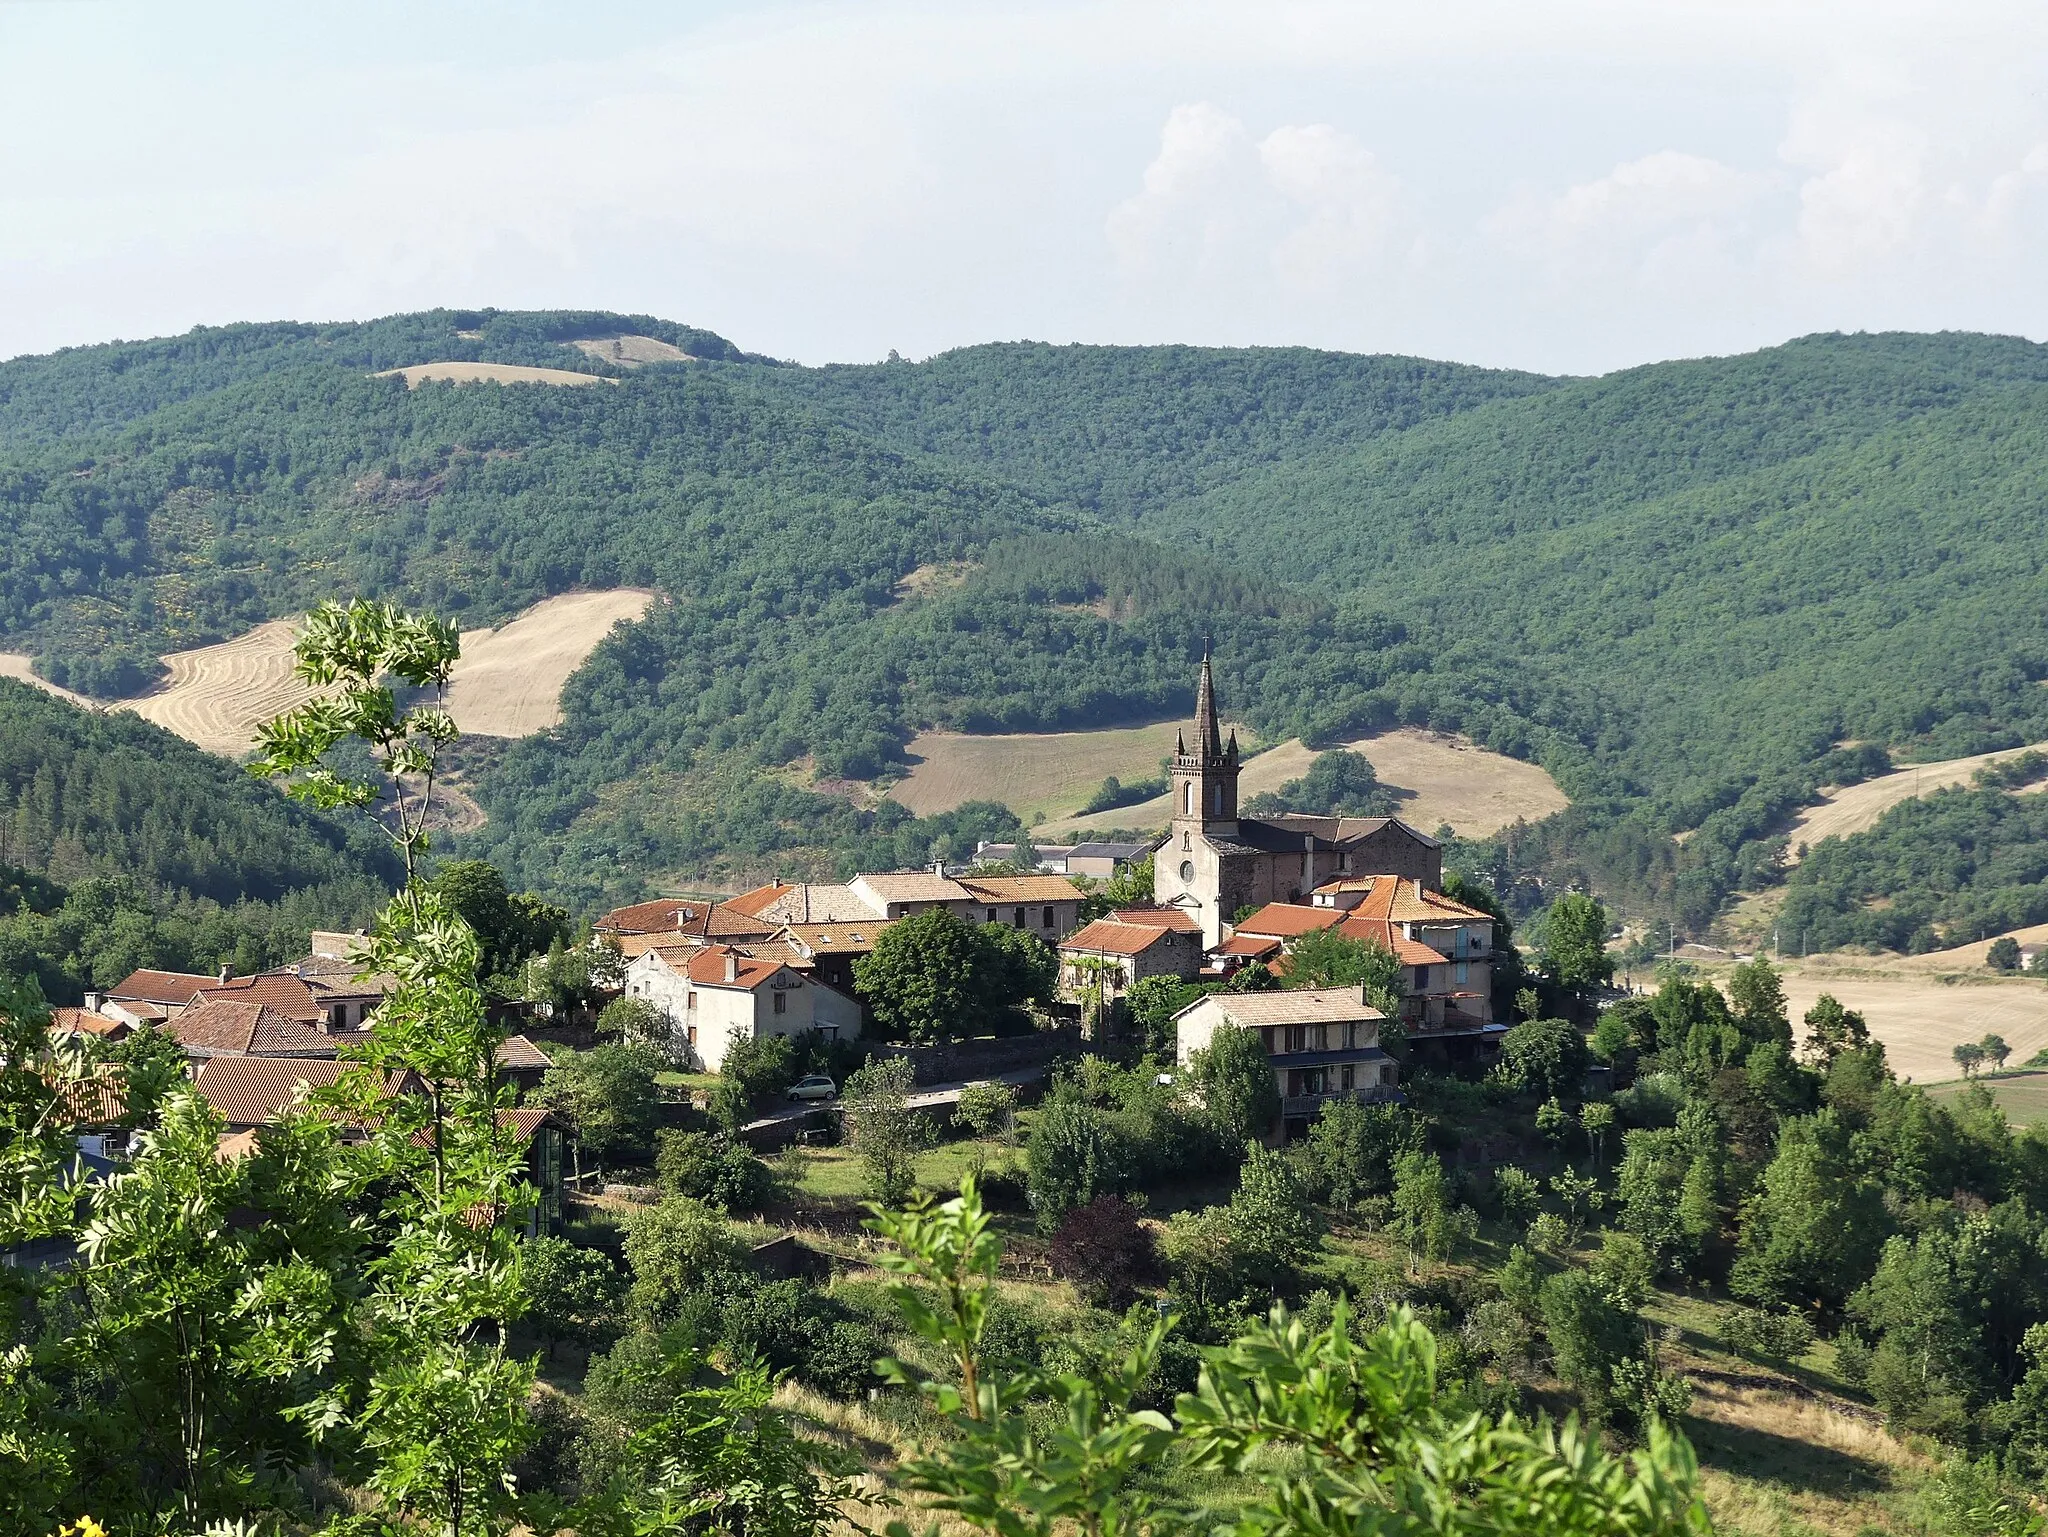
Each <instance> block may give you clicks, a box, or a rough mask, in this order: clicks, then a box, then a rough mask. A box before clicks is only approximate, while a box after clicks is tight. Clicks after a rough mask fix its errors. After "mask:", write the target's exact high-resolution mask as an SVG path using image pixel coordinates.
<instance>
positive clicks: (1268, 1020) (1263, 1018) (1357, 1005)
mask: <svg viewBox="0 0 2048 1537" xmlns="http://www.w3.org/2000/svg"><path fill="white" fill-rule="evenodd" d="M1212 1004H1213V1005H1214V1006H1216V1007H1218V1008H1220V1009H1221V1010H1222V1011H1223V1013H1224V1014H1225V1015H1227V1016H1228V1017H1229V1018H1231V1019H1233V1020H1235V1021H1236V1022H1237V1023H1238V1024H1240V1025H1253V1026H1257V1025H1306V1024H1320V1023H1328V1022H1329V1021H1331V1020H1339V1019H1385V1018H1386V1017H1387V1016H1386V1015H1384V1014H1382V1013H1381V1012H1380V1011H1379V1010H1378V1009H1376V1008H1374V1007H1373V1006H1372V1005H1371V1004H1369V1003H1366V1002H1364V1001H1363V1000H1361V999H1360V998H1359V996H1358V989H1356V988H1327V989H1326V988H1319V987H1305V988H1301V989H1299V990H1298V991H1294V992H1277V993H1210V994H1208V995H1207V996H1206V997H1202V998H1198V999H1196V1000H1195V1001H1194V1002H1193V1003H1191V1004H1189V1005H1188V1006H1187V1008H1184V1009H1182V1010H1181V1011H1180V1013H1178V1014H1176V1015H1174V1018H1175V1019H1181V1018H1184V1017H1185V1016H1186V1015H1187V1014H1188V1012H1189V1011H1190V1010H1193V1009H1199V1008H1202V1007H1204V1006H1206V1005H1212Z"/></svg>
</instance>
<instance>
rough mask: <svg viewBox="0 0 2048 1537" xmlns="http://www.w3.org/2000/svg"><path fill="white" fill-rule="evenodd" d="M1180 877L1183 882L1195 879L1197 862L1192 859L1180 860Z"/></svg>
mask: <svg viewBox="0 0 2048 1537" xmlns="http://www.w3.org/2000/svg"><path fill="white" fill-rule="evenodd" d="M1180 878H1181V880H1182V881H1183V882H1190V881H1193V880H1194V878H1195V862H1194V861H1193V860H1192V859H1183V860H1182V861H1181V862H1180Z"/></svg>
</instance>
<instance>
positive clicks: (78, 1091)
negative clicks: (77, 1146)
mask: <svg viewBox="0 0 2048 1537" xmlns="http://www.w3.org/2000/svg"><path fill="white" fill-rule="evenodd" d="M54 1087H55V1089H56V1091H57V1103H58V1104H60V1105H62V1106H63V1107H64V1113H65V1115H66V1116H68V1117H69V1118H70V1119H71V1121H72V1122H73V1123H74V1124H76V1125H79V1126H114V1125H118V1124H119V1123H120V1122H121V1121H122V1120H124V1119H126V1117H127V1115H128V1085H127V1083H126V1082H125V1081H124V1080H123V1079H121V1078H120V1077H119V1076H117V1075H115V1074H111V1073H109V1074H101V1075H96V1076H94V1077H91V1078H73V1079H69V1080H67V1081H65V1082H63V1083H59V1084H56V1085H54Z"/></svg>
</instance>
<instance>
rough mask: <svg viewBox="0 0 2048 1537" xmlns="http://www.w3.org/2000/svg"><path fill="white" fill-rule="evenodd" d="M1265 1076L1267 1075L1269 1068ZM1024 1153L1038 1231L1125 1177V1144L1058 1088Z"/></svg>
mask: <svg viewBox="0 0 2048 1537" xmlns="http://www.w3.org/2000/svg"><path fill="white" fill-rule="evenodd" d="M1268 1076H1271V1075H1270V1073H1269V1074H1268ZM1025 1153H1026V1159H1027V1161H1028V1163H1029V1166H1030V1170H1031V1204H1032V1207H1033V1209H1034V1210H1035V1211H1036V1212H1037V1214H1038V1228H1039V1231H1040V1232H1043V1233H1051V1232H1055V1231H1057V1230H1058V1228H1059V1225H1060V1223H1061V1222H1062V1221H1064V1220H1065V1219H1066V1215H1067V1213H1068V1212H1070V1211H1072V1210H1073V1209H1074V1208H1075V1207H1077V1206H1086V1205H1087V1204H1088V1203H1089V1202H1090V1201H1092V1200H1094V1199H1095V1198H1096V1197H1097V1196H1099V1195H1113V1194H1115V1193H1116V1192H1117V1191H1120V1190H1122V1189H1123V1188H1124V1187H1125V1185H1126V1184H1127V1183H1128V1182H1129V1171H1130V1164H1131V1156H1130V1153H1131V1150H1130V1148H1129V1147H1128V1146H1127V1145H1126V1144H1125V1142H1124V1138H1123V1136H1122V1132H1121V1128H1120V1127H1118V1126H1117V1125H1116V1123H1115V1121H1114V1120H1113V1119H1112V1118H1111V1117H1110V1116H1108V1115H1107V1114H1105V1113H1104V1112H1103V1111H1100V1110H1096V1109H1094V1108H1092V1107H1090V1106H1088V1105H1084V1104H1082V1103H1081V1102H1080V1101H1079V1100H1078V1099H1073V1098H1069V1097H1068V1096H1067V1095H1064V1094H1058V1095H1055V1096H1054V1097H1053V1098H1052V1099H1051V1100H1049V1101H1047V1103H1046V1104H1045V1107H1044V1108H1043V1109H1041V1110H1040V1111H1039V1112H1038V1119H1037V1121H1036V1122H1035V1123H1034V1124H1033V1125H1032V1128H1031V1141H1030V1143H1029V1144H1028V1145H1027V1147H1026V1150H1025Z"/></svg>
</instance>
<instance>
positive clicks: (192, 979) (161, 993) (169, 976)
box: [107, 971, 220, 1008]
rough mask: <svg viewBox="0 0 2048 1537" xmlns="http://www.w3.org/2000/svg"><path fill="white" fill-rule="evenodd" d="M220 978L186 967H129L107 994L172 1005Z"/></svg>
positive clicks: (179, 1004) (185, 1000)
mask: <svg viewBox="0 0 2048 1537" xmlns="http://www.w3.org/2000/svg"><path fill="white" fill-rule="evenodd" d="M219 985H220V978H218V977H204V976H200V975H199V974H198V973H196V972H190V971H131V972H129V973H128V975H127V976H125V977H123V978H122V979H121V980H120V981H119V982H117V983H116V984H114V987H113V988H112V989H111V990H110V991H109V992H108V994H107V996H108V997H109V998H134V999H138V1000H139V1001H141V1002H143V1003H161V1004H168V1005H170V1006H171V1007H173V1008H176V1007H179V1006H181V1005H183V1004H187V1003H190V1002H191V1001H192V995H193V994H194V993H196V992H198V991H199V990H200V989H201V988H203V987H218V986H219Z"/></svg>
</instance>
